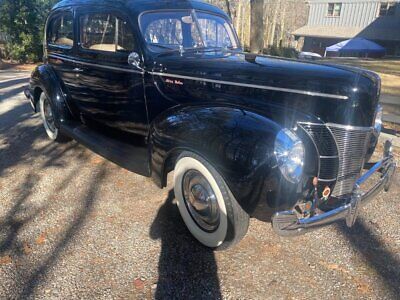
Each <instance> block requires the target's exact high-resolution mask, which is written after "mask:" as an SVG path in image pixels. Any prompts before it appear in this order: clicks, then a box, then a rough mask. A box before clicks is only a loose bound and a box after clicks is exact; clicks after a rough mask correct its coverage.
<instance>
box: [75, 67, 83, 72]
mask: <svg viewBox="0 0 400 300" xmlns="http://www.w3.org/2000/svg"><path fill="white" fill-rule="evenodd" d="M73 71H74V72H76V73H80V72H83V69H81V68H74V69H73Z"/></svg>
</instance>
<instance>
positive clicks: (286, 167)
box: [274, 129, 305, 183]
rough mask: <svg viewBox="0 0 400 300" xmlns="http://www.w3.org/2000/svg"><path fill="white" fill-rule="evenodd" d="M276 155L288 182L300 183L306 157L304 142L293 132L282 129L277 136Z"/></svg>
mask: <svg viewBox="0 0 400 300" xmlns="http://www.w3.org/2000/svg"><path fill="white" fill-rule="evenodd" d="M274 153H275V157H276V160H277V162H278V166H279V169H280V170H281V172H282V175H283V176H284V177H285V178H286V179H287V180H288V181H290V182H293V183H298V182H299V181H300V178H301V175H302V174H303V166H304V156H305V151H304V145H303V143H302V141H301V140H300V139H299V138H298V137H297V135H296V134H294V133H293V132H292V131H290V130H288V129H282V130H281V131H279V133H278V135H277V136H276V140H275V150H274Z"/></svg>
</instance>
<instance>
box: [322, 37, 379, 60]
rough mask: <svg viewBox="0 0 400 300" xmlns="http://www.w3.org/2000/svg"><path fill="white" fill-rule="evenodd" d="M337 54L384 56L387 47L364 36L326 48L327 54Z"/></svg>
mask: <svg viewBox="0 0 400 300" xmlns="http://www.w3.org/2000/svg"><path fill="white" fill-rule="evenodd" d="M329 53H332V54H335V53H336V56H384V55H385V53H386V49H385V48H383V47H382V46H380V45H378V44H376V43H374V42H372V41H370V40H366V39H363V38H354V39H351V40H346V41H343V42H340V43H337V44H335V45H332V46H330V47H327V48H326V54H329Z"/></svg>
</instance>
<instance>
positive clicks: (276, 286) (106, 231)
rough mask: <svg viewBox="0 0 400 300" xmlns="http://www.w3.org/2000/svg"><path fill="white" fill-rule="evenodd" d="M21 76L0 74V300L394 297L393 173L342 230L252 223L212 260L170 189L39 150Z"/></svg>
mask: <svg viewBox="0 0 400 300" xmlns="http://www.w3.org/2000/svg"><path fill="white" fill-rule="evenodd" d="M28 76H29V73H26V72H13V71H0V176H1V177H0V298H1V299H17V298H37V299H78V298H79V299H93V298H96V299H121V298H123V299H151V298H196V299H198V298H207V299H215V298H216V299H218V298H224V299H266V298H271V299H277V298H278V299H282V298H285V299H309V298H313V299H338V298H357V299H358V298H364V299H371V298H372V299H400V298H399V294H400V222H399V217H398V210H399V194H400V181H399V176H398V175H396V178H395V182H394V185H393V188H392V190H391V191H390V192H389V193H386V194H381V195H380V196H379V197H377V199H375V200H374V201H372V202H371V203H370V204H369V205H368V206H367V207H365V209H364V210H363V211H362V214H361V217H360V218H359V220H358V221H357V225H356V226H355V227H354V228H352V229H348V228H346V226H345V225H344V223H339V224H336V225H332V226H330V227H327V228H324V229H322V230H320V231H317V232H314V233H312V234H307V235H304V236H301V237H296V238H291V239H287V238H281V237H278V236H277V235H275V234H274V233H273V231H272V229H271V226H270V224H268V223H263V222H260V221H258V220H252V221H251V224H250V229H249V233H248V235H247V236H246V238H245V239H244V240H243V241H242V242H241V243H240V244H239V245H238V246H237V247H235V248H233V249H231V250H228V251H225V252H215V253H214V252H212V251H210V250H208V249H206V248H204V247H202V246H201V245H199V244H198V243H197V242H196V241H195V240H194V239H193V238H192V237H191V236H190V234H189V233H188V231H187V229H186V228H185V226H184V224H183V222H182V220H181V218H180V216H179V213H178V210H177V207H176V204H175V200H174V195H173V192H171V185H170V186H169V187H168V188H167V189H164V190H159V189H158V188H157V187H156V186H155V185H153V183H152V181H151V180H150V179H147V178H144V177H141V176H139V175H135V174H132V173H129V172H127V171H126V170H124V169H121V168H119V167H117V166H115V165H114V164H112V163H110V162H107V161H105V160H104V159H103V158H101V157H99V156H97V155H95V154H93V153H92V152H90V151H89V150H87V149H85V148H84V147H82V146H80V145H78V144H77V143H76V142H70V143H67V144H62V145H55V144H52V143H50V142H49V141H48V140H47V139H46V137H45V133H44V131H43V129H42V127H41V124H40V121H39V118H38V116H35V115H33V114H32V112H31V109H30V107H29V104H28V102H27V101H26V100H25V99H24V97H23V95H22V93H21V92H22V90H23V89H22V86H23V84H25V82H26V81H27V79H26V77H28ZM396 151H397V153H399V149H396Z"/></svg>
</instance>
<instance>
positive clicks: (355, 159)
mask: <svg viewBox="0 0 400 300" xmlns="http://www.w3.org/2000/svg"><path fill="white" fill-rule="evenodd" d="M380 84H381V83H380V79H379V77H378V76H377V75H376V74H374V73H372V72H369V71H365V70H361V69H355V68H348V67H341V66H331V65H324V64H317V63H306V62H299V61H295V60H288V59H281V58H273V57H268V56H260V55H254V54H246V53H243V52H242V49H241V46H240V43H239V41H238V38H237V35H236V33H235V31H234V29H233V27H232V24H231V20H230V19H229V17H228V16H227V15H226V14H225V13H224V12H223V11H221V10H220V9H218V8H216V7H214V6H212V5H209V4H206V3H203V2H200V1H190V0H179V1H178V0H176V1H173V0H165V1H156V0H125V1H123V0H102V1H99V0H64V1H61V2H60V3H58V4H57V5H56V6H55V7H54V8H53V10H52V12H51V13H50V15H49V18H48V20H47V24H46V32H45V55H44V64H42V65H40V66H38V67H37V68H36V70H35V71H34V72H33V73H32V77H31V81H30V86H29V88H28V89H27V90H26V91H25V94H26V96H27V97H28V98H29V100H30V102H31V104H32V107H33V109H34V110H35V111H38V112H40V114H41V116H42V119H43V123H44V127H45V129H46V132H47V134H48V136H49V137H50V139H52V140H54V141H56V142H62V141H65V140H68V139H71V138H73V139H75V140H77V141H78V142H80V143H82V144H83V145H85V146H87V147H88V148H90V149H92V150H93V151H95V152H97V153H99V154H100V155H102V156H104V157H106V158H108V159H109V160H111V161H113V162H114V163H116V164H118V165H120V166H122V167H124V168H126V169H128V170H130V171H133V172H136V173H139V174H141V175H144V176H149V177H152V178H153V180H154V181H155V183H156V184H157V185H158V186H159V187H161V188H162V187H165V186H166V185H167V174H168V173H169V172H171V171H174V181H175V183H174V190H175V196H176V199H177V202H178V207H179V211H180V213H181V215H182V218H183V220H184V221H185V224H186V225H187V227H188V228H189V230H190V232H191V233H192V234H193V236H194V237H195V238H196V239H197V240H199V241H200V242H201V243H202V244H204V245H206V246H208V247H212V248H218V249H226V248H227V247H229V246H232V245H234V244H236V243H237V242H239V241H240V240H241V239H242V238H243V237H244V235H245V234H246V232H247V229H248V224H249V218H250V217H257V218H260V219H262V220H268V221H272V226H273V228H274V230H275V232H276V233H278V234H279V235H298V234H301V233H304V232H307V231H309V230H312V229H316V228H318V227H321V226H324V225H327V224H330V223H332V222H334V221H337V220H340V219H343V220H346V223H347V225H348V226H352V225H353V224H354V222H355V220H356V218H357V214H358V212H359V210H360V207H361V205H362V204H364V203H365V202H366V201H367V200H368V199H371V198H373V197H374V196H375V195H376V194H377V193H378V192H380V191H381V190H383V189H385V190H387V189H388V188H389V186H390V181H391V177H392V175H393V173H394V171H395V167H396V166H395V161H394V159H393V155H392V147H391V144H390V142H386V144H385V147H384V157H383V158H382V160H381V161H379V162H377V163H371V162H369V160H370V158H371V155H372V153H373V152H374V149H375V146H376V144H377V141H378V136H379V133H380V130H381V123H382V122H381V116H382V110H381V108H380V105H379V94H380ZM363 170H364V171H363ZM375 173H377V174H380V176H374V178H375V179H374V180H375V182H374V183H373V184H372V187H370V189H368V190H365V189H361V185H362V184H363V183H364V182H365V181H366V180H367V179H369V178H370V177H371V176H372V175H373V174H375Z"/></svg>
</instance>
